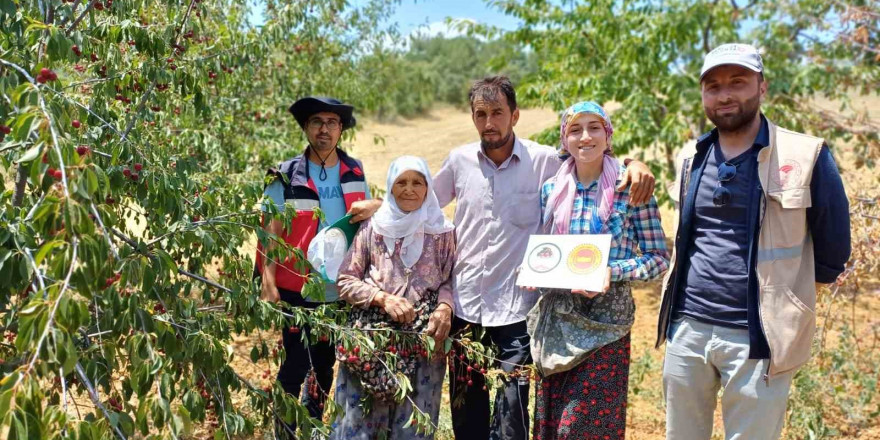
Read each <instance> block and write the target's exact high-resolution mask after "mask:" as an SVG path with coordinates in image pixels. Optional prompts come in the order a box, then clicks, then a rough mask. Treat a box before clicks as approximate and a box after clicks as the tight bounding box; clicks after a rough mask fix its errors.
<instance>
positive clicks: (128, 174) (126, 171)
mask: <svg viewBox="0 0 880 440" xmlns="http://www.w3.org/2000/svg"><path fill="white" fill-rule="evenodd" d="M122 175H123V176H125V177H130V176H131V170H130V169H128V168H123V169H122Z"/></svg>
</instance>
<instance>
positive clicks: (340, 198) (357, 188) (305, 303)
mask: <svg viewBox="0 0 880 440" xmlns="http://www.w3.org/2000/svg"><path fill="white" fill-rule="evenodd" d="M353 111H354V107H352V106H350V105H347V104H343V103H342V102H341V101H339V100H337V99H333V98H324V97H306V98H302V99H300V100H298V101H296V102H295V103H294V104H293V105H292V106H290V113H292V114H293V117H294V118H296V121H297V122H298V123H299V125H300V127H302V129H303V131H304V132H305V134H306V137H307V138H308V141H309V145H308V146H307V147H306V149H305V151H304V152H303V154H300V155H299V156H296V157H294V158H293V159H290V160H287V161H285V162H283V163H282V164H281V165H280V166H279V167H278V168H277V169H275V168H273V169H270V170H269V174H270V175H272V176H274V177H276V179H275V180H274V181H273V182H272V183H271V184H269V185H268V186H267V187H266V190H265V196H266V197H265V199H266V200H267V201H269V200H271V201H272V202H274V203H275V205H276V207H277V208H278V209H279V210H283V209H284V207H285V205H289V206H292V207H293V208H294V209H296V214H297V215H296V216H295V217H294V218H293V219H292V221H291V224H290V225H289V228H285V227H284V225H282V223H281V221H279V220H277V219H271V220H270V221H269V222H268V223H267V224H265V225H264V227H265V230H266V231H267V232H270V233H272V234H275V235H277V236H278V237H280V238H282V239H283V240H284V242H285V243H287V244H288V245H290V246H293V247H296V248H299V249H301V250H302V251H303V253H305V252H306V251H307V249H308V248H309V243H310V242H311V241H312V239H313V238H314V237H315V235H316V234H317V233H318V231H319V230H320V229H322V228H324V227H326V226H327V225H331V224H333V223H335V222H336V221H337V220H339V219H341V218H342V217H344V216H345V215H347V214H348V215H351V216H352V218H351V223H357V222H360V221H363V220H365V219H367V218H369V217H370V216H372V215H373V213H374V212H375V211H376V210H377V209H378V208H379V206H380V205H381V200H370V199H369V193H368V187H367V183H366V180H365V179H364V172H363V166H362V165H361V163H360V161H358V160H356V159H354V158H352V157H350V156H349V155H347V154H346V153H345V152H344V151H342V150H341V149H339V148H338V144H339V139H340V137H341V136H342V132H343V131H344V130H347V129H349V128H352V127H354V126H355V118H354V116H353V115H352V113H353ZM315 208H319V209H320V210H321V212H322V213H323V214H324V218H323V221H320V222H319V220H317V218H316V217H315V216H314V210H315ZM271 247H272V246H271V244H270V246H269V250H271ZM266 255H268V252H264V251H263V250H262V249H261V248H260V247H259V246H258V251H257V269H258V270H259V271H260V273H261V274H262V293H261V299H263V300H266V301H273V302H277V301H284V302H286V303H287V304H288V305H291V306H294V307H306V308H315V307H317V306H318V305H321V304H326V303H330V302H335V301H337V300H338V293H337V292H336V286H335V285H333V284H326V292H325V294H324V298H323V299H320V300H313V299H311V298H309V299H306V298H303V295H302V288H303V286H304V285H305V282H306V281H307V273H308V272H307V269H306V270H303V269H302V262H297V261H295V260H294V259H293V258H291V259H289V260H287V261H285V262H283V263H278V262H275V261H272V260H268V261H267V264H265V265H264V264H263V261H264V258H266ZM297 263H299V264H297ZM301 332H302V333H305V336H308V332H309V328H308V327H307V326H304V327H303V328H298V327H291V328H289V329H286V330H285V331H283V332H282V334H283V340H284V350H285V358H284V362H282V364H281V368H280V369H279V371H278V381H279V382H281V386H282V387H283V388H284V390H285V391H286V392H287V393H290V394H296V393H299V392H300V387H301V386H302V384H303V381H304V380H305V378H306V376H307V375H308V376H309V387H306V388H305V389H304V390H303V392H302V402H303V404H304V405H305V406H306V407H307V408H308V410H309V414H310V415H311V416H312V417H314V418H318V419H320V418H321V414H322V412H323V408H324V399H325V398H326V396H327V392H328V391H329V389H330V386H331V383H332V382H333V365H334V363H335V356H334V352H333V346H332V345H331V344H330V343H329V342H328V341H320V340H319V342H318V343H317V344H314V345H311V346H310V345H308V343H307V342H303V339H304V338H303V336H304V335H303V334H301ZM305 339H306V340H307V339H308V338H305ZM289 427H290V428H292V429H295V426H289ZM283 431H287V429H283Z"/></svg>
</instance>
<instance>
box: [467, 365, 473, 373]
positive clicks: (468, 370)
mask: <svg viewBox="0 0 880 440" xmlns="http://www.w3.org/2000/svg"><path fill="white" fill-rule="evenodd" d="M473 370H474V369H473V368H471V366H470V365H468V367H467V372H468V373H470V372H471V371H473Z"/></svg>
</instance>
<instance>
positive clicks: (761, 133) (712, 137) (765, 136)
mask: <svg viewBox="0 0 880 440" xmlns="http://www.w3.org/2000/svg"><path fill="white" fill-rule="evenodd" d="M717 143H718V129H717V128H713V129H712V131H710V132H708V133H706V134H704V135H702V136H700V138H699V139H697V151H705V150H706V149H707V148H709V146H710V145H712V144H717ZM768 145H770V126H769V124H768V123H767V118H766V117H764V114H763V113H761V128H760V129H759V130H758V135H757V136H755V141H754V143H753V144H752V148H758V149H760V148H763V147H766V146H768Z"/></svg>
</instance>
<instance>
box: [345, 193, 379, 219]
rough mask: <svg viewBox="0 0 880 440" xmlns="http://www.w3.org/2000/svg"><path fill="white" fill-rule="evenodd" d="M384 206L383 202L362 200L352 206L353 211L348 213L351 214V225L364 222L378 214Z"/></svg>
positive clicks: (350, 210)
mask: <svg viewBox="0 0 880 440" xmlns="http://www.w3.org/2000/svg"><path fill="white" fill-rule="evenodd" d="M380 206H382V201H381V200H375V199H371V200H360V201H357V202H354V203H352V204H351V209H349V210H348V213H349V214H351V220H349V223H358V222H362V221H364V220H366V219H368V218H370V217H372V216H373V214H375V213H376V211H377V210H378V209H379V207H380Z"/></svg>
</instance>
